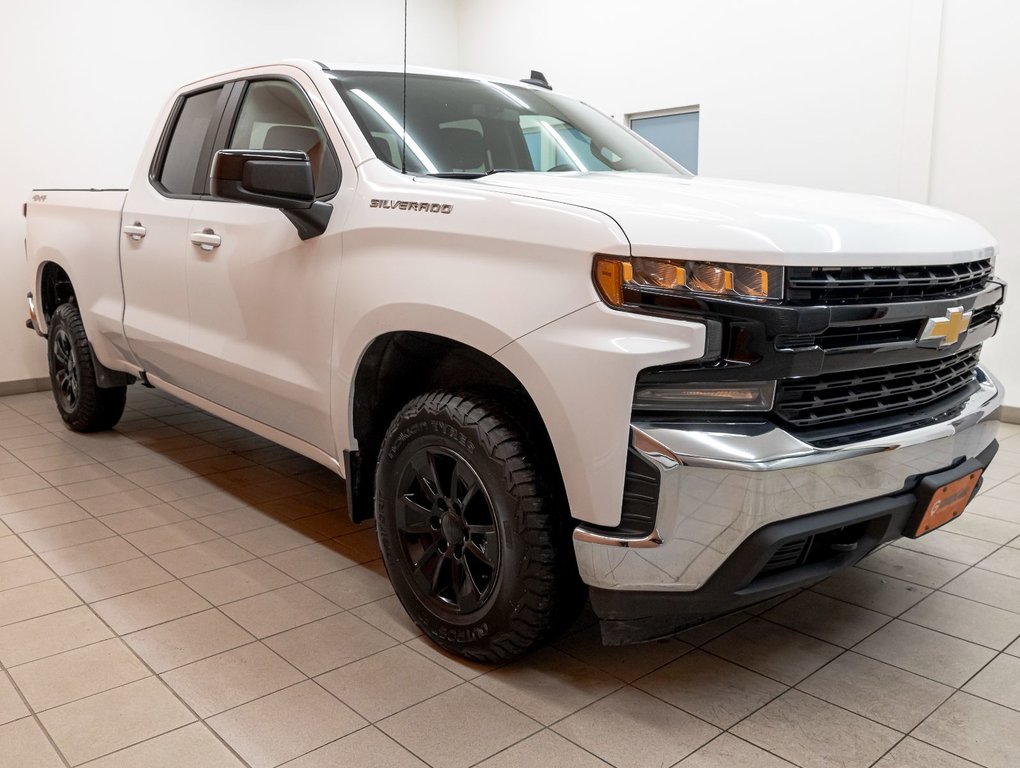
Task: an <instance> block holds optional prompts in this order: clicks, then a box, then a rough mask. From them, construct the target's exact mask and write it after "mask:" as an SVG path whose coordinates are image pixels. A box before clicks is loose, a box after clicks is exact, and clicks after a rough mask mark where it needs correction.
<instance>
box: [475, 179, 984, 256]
mask: <svg viewBox="0 0 1020 768" xmlns="http://www.w3.org/2000/svg"><path fill="white" fill-rule="evenodd" d="M473 183H475V184H480V185H482V186H485V187H491V188H494V189H500V190H504V191H507V192H514V193H517V194H523V195H527V196H529V197H535V198H539V199H543V200H549V201H555V202H559V203H566V204H571V205H577V206H582V207H585V208H592V209H596V210H598V211H601V212H603V213H605V214H606V215H608V216H610V217H612V218H613V219H615V220H616V222H617V223H618V224H619V225H620V227H621V228H622V229H623V231H624V232H625V233H626V235H627V237H628V239H629V240H630V243H631V249H632V253H633V255H635V256H658V257H663V256H672V257H674V258H685V257H700V258H705V257H706V256H708V257H711V258H716V259H720V260H722V259H724V258H725V259H727V260H730V261H738V262H739V261H744V262H747V261H751V260H752V259H753V260H754V261H756V262H758V263H765V264H791V263H797V262H800V263H803V264H808V262H810V264H811V265H812V266H839V265H846V264H848V263H860V264H865V263H869V262H870V263H872V264H882V263H888V259H887V257H893V258H895V259H896V260H897V261H898V262H899V263H901V264H903V265H907V264H921V263H928V264H937V263H952V262H958V261H961V260H964V259H966V258H968V257H969V256H971V255H972V254H973V253H974V252H976V251H980V250H981V249H984V248H989V247H993V246H994V245H995V240H994V239H993V238H992V236H991V235H990V234H989V233H988V232H987V231H986V230H985V229H984V228H982V227H981V226H979V225H978V224H976V223H975V222H973V221H971V220H970V219H967V218H965V217H963V216H959V215H957V214H954V213H950V212H948V211H943V210H940V209H937V208H931V207H929V206H926V205H920V204H918V203H910V202H906V201H903V200H894V199H891V198H885V197H876V196H871V195H858V194H850V193H846V192H828V191H822V190H815V189H806V188H801V187H790V186H781V185H777V184H762V183H757V182H747V181H730V180H723V179H707V178H703V177H695V178H683V177H673V176H664V175H659V174H648V173H500V174H493V175H491V176H486V177H483V178H481V179H478V180H476V181H474V182H473ZM798 256H803V257H804V259H803V260H800V259H797V258H796V257H798ZM848 257H851V258H852V262H848Z"/></svg>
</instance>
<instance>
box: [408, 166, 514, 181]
mask: <svg viewBox="0 0 1020 768" xmlns="http://www.w3.org/2000/svg"><path fill="white" fill-rule="evenodd" d="M521 170H523V169H521V168H491V169H489V170H488V171H484V172H474V171H446V172H441V173H429V174H426V175H427V176H433V177H435V178H437V179H480V178H482V177H483V176H491V175H492V174H494V173H519V172H520V171H521Z"/></svg>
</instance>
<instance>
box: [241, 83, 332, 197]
mask: <svg viewBox="0 0 1020 768" xmlns="http://www.w3.org/2000/svg"><path fill="white" fill-rule="evenodd" d="M230 148H231V149H285V150H292V151H296V152H304V153H305V154H307V155H308V159H309V161H310V162H311V164H312V178H314V179H315V195H316V197H323V196H328V195H332V194H333V193H335V192H336V191H337V189H338V188H339V186H340V167H339V166H338V165H337V161H336V158H335V157H334V155H333V152H332V150H331V149H330V144H329V139H327V138H326V134H325V132H324V131H323V130H322V127H321V126H320V125H319V121H318V120H317V119H316V118H315V115H314V113H313V112H312V106H311V104H309V103H308V99H307V98H306V97H305V95H304V93H302V91H301V90H300V89H299V88H297V87H296V86H295V85H293V84H292V83H289V82H286V81H283V80H256V81H255V82H253V83H251V84H249V86H248V90H247V91H246V92H245V94H244V100H243V101H242V102H241V111H240V113H239V114H238V116H237V122H236V123H235V124H234V130H233V133H232V134H231V136H230Z"/></svg>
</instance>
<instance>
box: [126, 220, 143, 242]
mask: <svg viewBox="0 0 1020 768" xmlns="http://www.w3.org/2000/svg"><path fill="white" fill-rule="evenodd" d="M124 234H125V235H127V236H128V237H130V238H131V239H132V240H134V241H135V242H138V241H139V240H141V239H142V238H143V237H145V227H143V226H142V222H140V221H136V222H135V223H134V224H125V225H124Z"/></svg>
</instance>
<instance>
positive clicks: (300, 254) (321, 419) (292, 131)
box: [183, 76, 353, 453]
mask: <svg viewBox="0 0 1020 768" xmlns="http://www.w3.org/2000/svg"><path fill="white" fill-rule="evenodd" d="M312 87H313V86H312V85H311V83H310V82H308V83H304V82H300V81H299V80H296V79H293V78H290V77H282V76H280V77H261V78H258V79H252V80H250V81H247V82H243V83H239V84H238V86H237V88H238V91H237V92H236V101H237V102H238V103H237V106H236V109H235V110H234V112H233V115H232V119H231V120H229V121H227V120H225V121H224V130H222V131H221V139H220V141H219V142H218V144H217V147H220V146H226V147H229V148H231V149H287V150H298V151H302V152H305V153H307V155H308V156H309V159H310V160H311V161H312V169H313V175H314V177H315V181H316V193H317V197H318V198H319V199H320V200H330V201H332V204H333V206H334V210H333V213H332V216H331V219H330V224H329V227H328V228H327V230H326V232H325V233H324V234H322V235H320V236H318V237H313V238H311V239H309V240H305V241H302V240H301V239H300V238H299V237H298V234H297V230H296V229H295V227H294V226H293V224H291V223H290V221H288V220H287V218H286V217H285V216H284V215H283V213H281V212H280V211H279V210H276V209H273V208H263V207H259V206H255V205H250V204H246V203H236V202H224V201H216V200H213V199H211V198H209V197H203V198H202V199H200V200H198V201H196V202H195V203H194V206H193V208H192V210H191V220H190V223H189V225H188V233H189V234H188V242H187V244H186V256H185V261H186V262H187V293H188V313H189V319H190V331H191V335H190V342H189V350H188V355H189V356H190V357H191V360H190V365H189V366H188V368H187V370H189V371H193V372H194V375H192V376H191V377H190V378H189V380H188V381H187V382H186V383H184V385H183V386H185V387H186V388H187V389H188V390H190V391H192V392H194V393H196V394H198V395H200V396H202V397H204V398H206V399H208V400H211V401H213V402H215V403H217V404H219V405H222V406H225V407H227V408H230V409H231V410H234V411H237V412H239V413H241V414H244V415H246V416H249V417H250V418H253V419H256V420H257V421H260V422H263V423H265V424H268V425H269V426H271V427H274V428H276V429H279V430H281V431H283V432H286V433H287V434H290V435H293V436H295V437H298V438H300V439H301V440H304V441H305V442H308V443H311V444H312V445H314V446H316V447H318V448H320V449H322V450H324V451H326V452H329V453H332V452H333V447H334V446H333V442H334V441H333V436H332V427H331V421H330V417H331V408H330V376H331V350H332V342H333V314H334V301H335V298H336V292H337V279H338V275H339V268H340V248H341V237H340V225H341V223H342V221H343V219H344V218H345V215H346V210H344V203H343V201H344V200H345V199H346V198H345V196H343V195H338V194H337V193H338V191H339V189H340V185H341V164H340V162H339V156H338V153H337V148H336V147H335V146H334V143H335V142H334V141H333V140H332V139H331V138H330V135H329V133H327V131H326V130H325V128H324V126H325V125H328V124H329V122H330V121H331V118H330V117H329V115H328V113H326V112H325V108H323V107H320V108H318V109H317V108H316V107H314V106H313V104H312V100H310V99H309V97H308V89H311V88H312ZM233 100H235V99H234V98H232V101H233ZM319 109H321V110H322V112H320V111H319ZM228 122H229V125H228ZM333 130H334V131H335V127H334V128H333ZM340 149H341V150H342V151H346V150H344V149H343V147H340ZM351 170H352V171H353V169H351ZM351 176H352V177H353V173H351Z"/></svg>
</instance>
